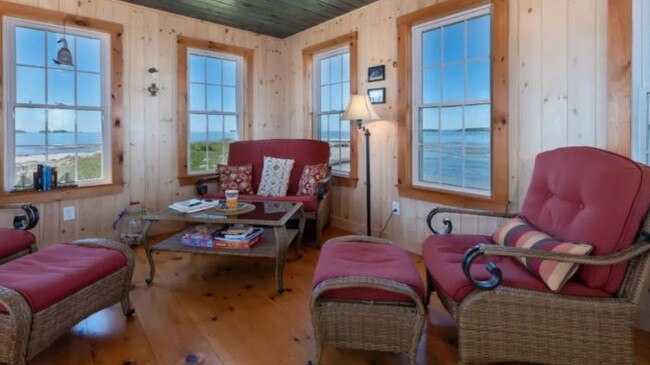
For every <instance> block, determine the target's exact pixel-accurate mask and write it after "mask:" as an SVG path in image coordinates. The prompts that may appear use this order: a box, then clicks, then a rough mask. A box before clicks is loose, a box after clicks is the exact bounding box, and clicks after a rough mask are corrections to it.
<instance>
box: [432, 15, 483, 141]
mask: <svg viewBox="0 0 650 365" xmlns="http://www.w3.org/2000/svg"><path fill="white" fill-rule="evenodd" d="M465 25H466V26H465ZM465 32H467V34H465ZM465 39H467V45H465V41H464V40H465ZM489 56H490V16H489V15H484V16H480V17H476V18H473V19H470V20H468V21H467V22H466V23H465V22H459V23H453V24H449V25H447V26H444V27H441V28H436V29H433V30H430V31H427V32H424V33H423V34H422V68H423V69H422V102H423V103H424V104H438V103H455V102H462V101H465V100H467V101H470V100H486V99H489V98H490V61H489ZM465 68H467V73H466V74H465ZM463 112H464V117H465V128H488V127H489V126H490V108H489V105H487V104H485V105H474V106H468V107H465V109H464V111H463V108H462V107H444V108H442V109H439V108H427V109H424V110H423V111H422V126H423V128H424V129H438V127H440V128H441V129H443V130H458V129H461V128H462V126H463ZM439 123H440V124H439Z"/></svg>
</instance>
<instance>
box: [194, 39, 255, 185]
mask: <svg viewBox="0 0 650 365" xmlns="http://www.w3.org/2000/svg"><path fill="white" fill-rule="evenodd" d="M192 54H194V55H199V56H204V57H210V58H219V59H224V60H228V61H234V62H235V64H236V70H237V80H236V85H235V87H236V89H237V97H236V99H237V100H236V105H235V112H234V113H232V112H223V111H221V112H208V111H207V110H206V111H205V112H201V111H192V110H190V98H189V97H188V98H187V115H186V118H187V136H186V138H187V151H186V153H187V174H188V175H190V176H197V175H204V174H205V173H206V172H212V171H213V170H212V169H208V170H194V171H193V170H192V169H191V159H192V156H191V151H190V148H191V143H190V135H191V133H192V131H191V128H190V115H191V114H192V113H194V114H196V113H203V114H205V115H206V116H208V115H223V116H225V115H234V116H235V117H236V118H237V139H238V140H242V139H244V103H245V100H244V58H243V57H242V56H238V55H234V54H230V53H224V52H214V51H207V50H204V49H199V48H190V47H188V48H187V52H186V55H185V57H186V59H187V62H186V64H187V70H186V72H187V77H186V79H187V85H186V86H185V87H186V90H187V95H188V96H189V95H190V87H191V84H192V82H191V81H190V62H189V60H190V55H192ZM205 94H206V95H205V97H206V98H207V97H208V96H207V90H206V93H205ZM222 98H223V95H222ZM206 109H207V102H206Z"/></svg>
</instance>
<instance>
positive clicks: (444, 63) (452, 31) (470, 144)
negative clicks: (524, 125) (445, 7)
mask: <svg viewBox="0 0 650 365" xmlns="http://www.w3.org/2000/svg"><path fill="white" fill-rule="evenodd" d="M490 23H491V13H490V5H489V4H488V5H485V6H481V7H477V8H473V9H470V10H467V11H463V12H459V13H456V14H453V15H450V16H447V17H444V18H440V19H436V20H434V21H431V22H427V23H424V24H419V25H416V26H414V27H413V28H412V52H413V53H412V62H413V63H412V80H413V82H412V92H413V94H412V95H413V108H412V113H413V114H412V120H413V146H412V152H411V153H412V157H413V158H412V161H413V166H412V171H413V176H412V179H413V185H416V186H422V187H430V188H439V189H445V190H452V191H459V192H468V193H472V194H480V195H490V194H491V176H492V167H491V161H492V156H491V138H492V133H491V63H490V58H491V55H490V53H491V32H490V29H491V27H490Z"/></svg>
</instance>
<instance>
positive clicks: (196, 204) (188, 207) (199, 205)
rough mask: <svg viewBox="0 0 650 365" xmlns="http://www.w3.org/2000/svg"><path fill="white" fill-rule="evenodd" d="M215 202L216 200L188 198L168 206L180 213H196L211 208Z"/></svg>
mask: <svg viewBox="0 0 650 365" xmlns="http://www.w3.org/2000/svg"><path fill="white" fill-rule="evenodd" d="M216 204H217V201H216V200H203V199H189V200H183V201H180V202H176V203H173V204H171V205H170V206H169V208H170V209H173V210H175V211H177V212H180V213H196V212H200V211H202V210H206V209H210V208H213V207H214V206H215V205H216Z"/></svg>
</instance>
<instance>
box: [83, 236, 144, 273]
mask: <svg viewBox="0 0 650 365" xmlns="http://www.w3.org/2000/svg"><path fill="white" fill-rule="evenodd" d="M72 244H74V245H81V246H87V247H103V248H108V249H111V250H116V251H120V252H121V253H122V254H123V255H124V257H126V264H127V266H128V267H130V268H133V265H135V256H134V255H133V250H131V249H130V248H129V247H128V246H127V245H125V244H123V243H119V242H115V241H111V240H108V239H105V238H85V239H81V240H76V241H74V242H72Z"/></svg>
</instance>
